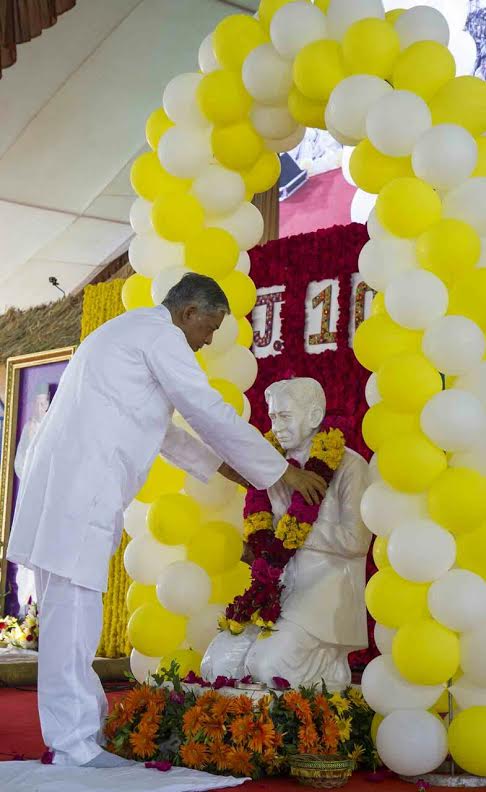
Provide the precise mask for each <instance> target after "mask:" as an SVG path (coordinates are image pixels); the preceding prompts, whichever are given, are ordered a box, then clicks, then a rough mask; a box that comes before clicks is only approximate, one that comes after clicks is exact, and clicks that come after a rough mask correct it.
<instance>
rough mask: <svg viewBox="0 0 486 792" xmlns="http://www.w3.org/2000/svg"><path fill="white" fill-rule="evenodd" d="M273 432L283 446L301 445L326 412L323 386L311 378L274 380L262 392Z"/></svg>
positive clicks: (292, 447) (286, 448)
mask: <svg viewBox="0 0 486 792" xmlns="http://www.w3.org/2000/svg"><path fill="white" fill-rule="evenodd" d="M265 400H266V402H267V405H268V414H269V416H270V420H271V422H272V431H273V433H274V434H275V436H276V438H277V440H278V441H279V443H280V445H281V446H282V448H284V449H285V450H286V451H292V450H294V449H296V448H300V447H301V446H302V445H303V444H304V443H305V441H306V440H308V439H309V438H310V437H312V436H313V435H314V434H315V433H316V432H317V430H318V429H319V427H320V426H321V424H322V422H323V420H324V416H325V414H326V395H325V393H324V389H323V388H322V385H320V384H319V383H318V382H317V380H315V379H311V378H310V377H296V378H295V379H290V380H279V382H274V383H272V385H270V386H269V387H268V388H267V389H266V391H265Z"/></svg>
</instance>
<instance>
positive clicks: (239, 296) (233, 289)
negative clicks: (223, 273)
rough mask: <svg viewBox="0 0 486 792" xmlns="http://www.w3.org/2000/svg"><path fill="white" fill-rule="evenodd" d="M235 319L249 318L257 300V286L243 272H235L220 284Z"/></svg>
mask: <svg viewBox="0 0 486 792" xmlns="http://www.w3.org/2000/svg"><path fill="white" fill-rule="evenodd" d="M220 286H221V288H222V289H223V291H224V293H225V294H226V297H227V298H228V302H229V305H230V309H231V313H232V314H233V316H234V317H235V319H242V318H243V317H244V316H247V315H248V314H249V313H251V311H252V310H253V308H254V307H255V303H256V300H257V293H256V286H255V284H254V283H253V281H252V279H251V278H249V277H248V275H245V274H244V273H243V272H238V271H236V270H235V271H234V272H232V273H231V274H230V275H228V277H227V278H225V279H224V280H223V281H221V283H220Z"/></svg>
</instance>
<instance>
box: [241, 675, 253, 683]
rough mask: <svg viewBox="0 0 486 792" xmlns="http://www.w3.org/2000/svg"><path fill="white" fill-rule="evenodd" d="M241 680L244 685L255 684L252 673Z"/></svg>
mask: <svg viewBox="0 0 486 792" xmlns="http://www.w3.org/2000/svg"><path fill="white" fill-rule="evenodd" d="M240 682H241V683H242V684H243V685H252V684H253V677H252V676H251V674H248V676H246V677H243V679H240Z"/></svg>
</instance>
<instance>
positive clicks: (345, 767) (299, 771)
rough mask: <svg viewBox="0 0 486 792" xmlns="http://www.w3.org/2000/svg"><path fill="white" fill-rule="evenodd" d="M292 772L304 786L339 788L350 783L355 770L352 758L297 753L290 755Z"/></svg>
mask: <svg viewBox="0 0 486 792" xmlns="http://www.w3.org/2000/svg"><path fill="white" fill-rule="evenodd" d="M289 762H290V773H291V775H292V776H293V778H295V779H296V780H297V781H299V782H300V783H301V784H303V785H304V786H310V787H315V788H316V789H338V788H339V787H343V786H344V785H345V784H347V783H348V781H349V779H350V778H351V776H352V774H353V770H354V762H353V761H352V759H343V758H341V757H340V756H314V755H310V754H295V755H294V756H291V757H290V760H289Z"/></svg>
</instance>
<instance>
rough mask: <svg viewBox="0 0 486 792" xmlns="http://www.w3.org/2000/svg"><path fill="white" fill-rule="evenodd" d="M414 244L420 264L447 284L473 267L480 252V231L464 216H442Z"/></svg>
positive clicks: (449, 284) (452, 282) (450, 284)
mask: <svg viewBox="0 0 486 792" xmlns="http://www.w3.org/2000/svg"><path fill="white" fill-rule="evenodd" d="M415 247H416V251H417V258H418V260H419V261H420V264H421V266H422V267H423V268H424V269H426V270H429V271H430V272H433V273H434V275H437V277H438V278H440V279H441V280H442V281H443V282H444V283H445V285H446V286H447V287H449V286H452V285H453V284H454V283H455V282H456V281H457V279H458V278H460V277H462V276H463V275H465V274H466V273H467V272H468V271H470V270H473V269H474V267H475V265H476V264H477V262H478V261H479V257H480V255H481V240H480V238H479V234H478V233H477V232H476V231H475V230H474V228H473V227H472V226H470V225H469V223H464V222H463V221H462V220H452V219H444V220H441V221H440V222H439V223H437V224H436V225H433V226H431V227H430V228H428V229H427V231H424V233H423V234H421V235H420V236H419V237H418V239H417V241H416V245H415Z"/></svg>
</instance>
